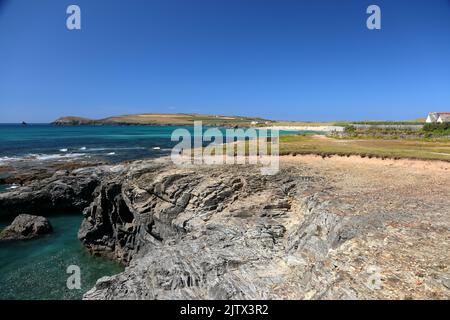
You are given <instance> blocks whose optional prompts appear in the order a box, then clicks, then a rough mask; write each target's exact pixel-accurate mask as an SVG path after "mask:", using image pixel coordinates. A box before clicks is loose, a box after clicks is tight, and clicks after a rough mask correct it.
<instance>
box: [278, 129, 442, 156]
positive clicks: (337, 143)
mask: <svg viewBox="0 0 450 320" xmlns="http://www.w3.org/2000/svg"><path fill="white" fill-rule="evenodd" d="M280 154H282V155H297V154H318V155H322V156H324V157H325V156H330V155H342V156H349V155H360V156H361V157H368V158H372V157H378V158H394V159H395V158H399V159H400V158H410V159H433V160H444V161H450V142H448V141H424V140H383V139H379V140H377V139H334V138H330V137H326V136H318V135H302V134H298V135H287V136H281V137H280Z"/></svg>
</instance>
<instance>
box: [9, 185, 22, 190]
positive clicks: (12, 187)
mask: <svg viewBox="0 0 450 320" xmlns="http://www.w3.org/2000/svg"><path fill="white" fill-rule="evenodd" d="M18 187H19V186H18V185H16V184H13V185H12V186H9V187H8V188H6V190H14V189H17V188H18Z"/></svg>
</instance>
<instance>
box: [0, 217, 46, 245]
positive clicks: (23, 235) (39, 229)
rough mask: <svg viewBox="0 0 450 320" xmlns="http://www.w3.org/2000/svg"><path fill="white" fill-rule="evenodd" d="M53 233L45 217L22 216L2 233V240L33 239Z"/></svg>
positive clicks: (0, 234) (0, 236)
mask: <svg viewBox="0 0 450 320" xmlns="http://www.w3.org/2000/svg"><path fill="white" fill-rule="evenodd" d="M50 232H52V226H51V224H50V222H49V221H48V220H47V218H45V217H41V216H32V215H29V214H20V215H18V216H17V217H16V218H15V219H14V221H13V222H12V223H11V225H9V226H8V227H6V228H5V229H4V230H3V231H2V232H1V233H0V240H18V239H32V238H36V237H38V236H40V235H43V234H47V233H50Z"/></svg>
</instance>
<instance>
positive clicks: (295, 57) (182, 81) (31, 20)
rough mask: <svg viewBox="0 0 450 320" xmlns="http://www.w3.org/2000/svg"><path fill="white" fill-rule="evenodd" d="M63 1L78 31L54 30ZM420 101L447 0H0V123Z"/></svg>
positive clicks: (436, 100)
mask: <svg viewBox="0 0 450 320" xmlns="http://www.w3.org/2000/svg"><path fill="white" fill-rule="evenodd" d="M70 4H77V5H79V6H80V7H81V11H82V30H79V31H69V30H67V29H66V18H67V14H66V8H67V6H68V5H70ZM371 4H377V5H379V6H380V7H381V11H382V29H381V30H379V31H378V30H375V31H370V30H368V29H367V28H366V19H367V17H368V15H367V14H366V8H367V7H368V6H369V5H371ZM428 111H450V0H423V1H422V0H420V1H419V0H418V1H406V0H388V1H380V0H371V1H363V0H358V1H356V0H346V1H337V0H336V1H320V0H318V1H301V0H292V1H289V0H278V1H276V0H157V1H156V0H142V1H139V0H128V1H114V0H95V1H94V0H70V1H65V0H39V1H31V0H0V122H18V121H22V120H25V121H28V122H48V121H51V120H53V119H55V118H57V117H59V116H62V115H80V116H86V117H91V118H101V117H106V116H109V115H116V114H127V113H142V112H165V113H177V112H186V113H209V114H230V115H231V114H239V115H249V116H261V117H266V118H271V119H285V120H341V119H349V120H356V119H361V120H362V119H392V120H393V119H414V118H417V117H423V116H425V114H426V113H427V112H428Z"/></svg>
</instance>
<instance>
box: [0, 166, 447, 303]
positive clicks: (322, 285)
mask: <svg viewBox="0 0 450 320" xmlns="http://www.w3.org/2000/svg"><path fill="white" fill-rule="evenodd" d="M327 161H328V160H327ZM281 164H282V166H281V171H280V172H279V173H278V174H277V175H274V176H262V175H260V171H259V169H258V168H256V167H254V166H246V165H239V166H237V165H236V166H191V167H184V168H181V167H177V166H174V165H173V164H172V163H171V162H170V161H169V160H168V159H163V158H161V159H156V160H144V161H134V162H130V163H124V164H119V165H98V166H93V167H86V168H78V169H74V170H62V171H61V170H60V171H56V172H54V173H53V174H52V176H51V177H46V178H44V179H41V180H35V181H31V182H29V183H27V184H25V185H24V186H22V187H20V188H18V189H16V190H14V191H12V192H8V193H4V194H0V211H1V212H4V213H7V214H9V215H11V216H13V215H17V214H19V213H31V214H37V213H48V212H54V211H58V210H80V211H81V210H83V215H84V219H83V223H82V225H81V227H80V230H79V233H78V237H79V239H80V241H81V242H82V243H83V245H84V246H85V247H86V248H87V249H88V250H89V251H90V252H91V253H92V254H96V255H103V256H107V257H110V258H112V259H115V260H117V261H120V262H121V263H123V264H124V265H126V266H127V267H126V269H125V271H124V272H122V273H120V274H118V275H115V276H112V277H104V278H101V279H99V280H98V281H97V284H96V286H95V287H94V288H92V289H91V290H90V291H89V292H87V293H86V294H85V296H84V298H85V299H376V298H394V299H409V298H413V299H421V298H425V299H436V298H437V299H448V298H449V297H450V293H449V292H450V291H449V290H450V278H449V277H448V265H449V261H450V258H449V254H448V252H450V250H449V249H450V245H449V241H448V231H449V225H450V223H449V211H448V208H449V206H448V205H449V203H448V200H447V199H443V201H442V202H441V203H436V202H435V201H434V199H432V198H431V197H430V199H429V200H430V201H428V200H427V199H425V200H424V199H417V200H414V199H408V201H409V202H408V203H406V204H405V201H403V202H402V201H399V202H398V203H397V202H395V201H394V204H392V203H391V202H389V204H388V203H387V202H386V203H385V202H383V199H382V198H381V196H382V192H383V191H382V189H380V190H381V191H378V190H374V189H373V188H372V190H370V189H368V188H367V189H361V190H359V191H358V190H356V189H355V190H353V189H351V188H350V187H349V188H343V189H342V188H341V186H340V184H339V183H341V182H342V181H345V179H346V178H344V177H343V176H342V172H339V175H337V176H332V175H329V174H327V173H326V170H323V168H319V167H316V166H315V165H310V164H308V163H302V162H299V161H282V163H281ZM444 178H446V179H448V172H447V175H444ZM336 179H337V180H336ZM445 182H446V181H444V187H445ZM355 185H356V184H355ZM372 187H373V186H372ZM436 192H444V193H445V188H444V189H443V191H442V190H440V189H439V190H436ZM378 196H380V198H377V197H378ZM403 200H405V199H403ZM386 201H387V200H386ZM414 263H417V265H414ZM416 273H417V274H416ZM418 281H420V282H421V283H420V285H419V284H418Z"/></svg>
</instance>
